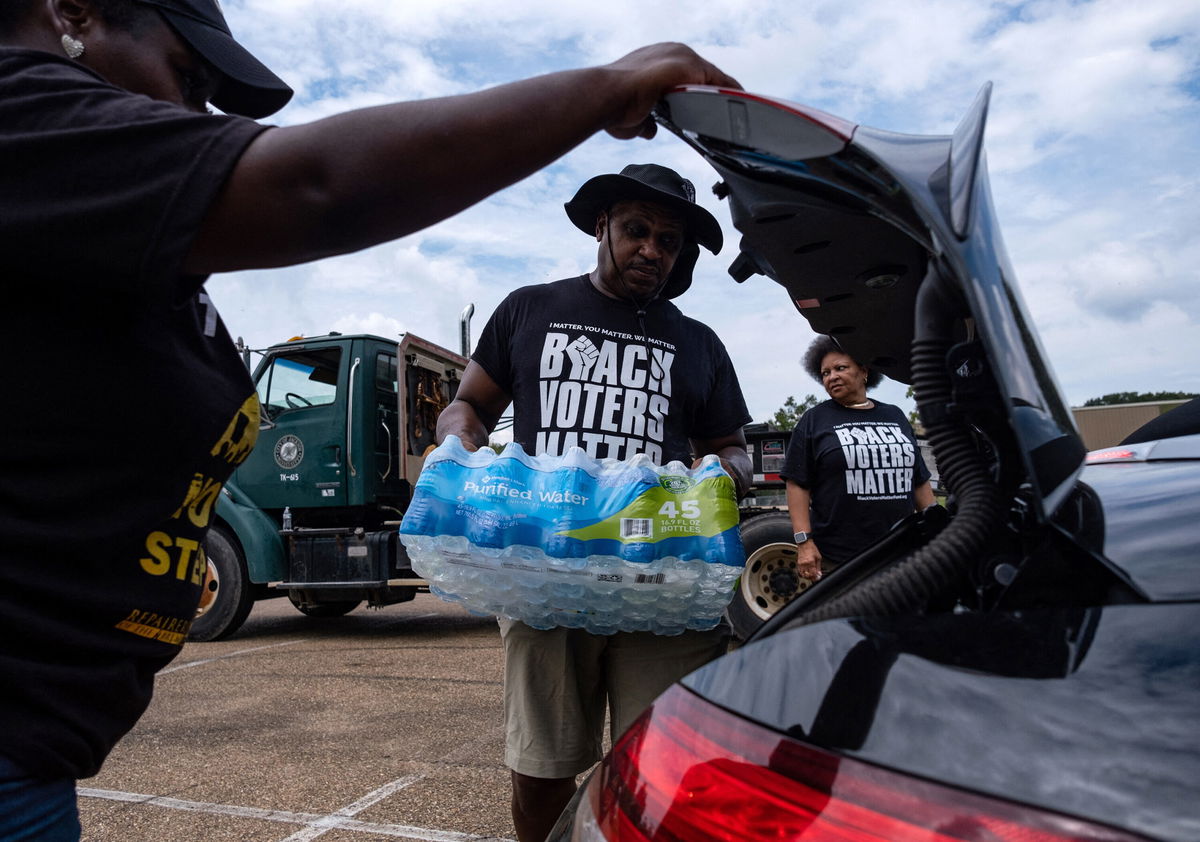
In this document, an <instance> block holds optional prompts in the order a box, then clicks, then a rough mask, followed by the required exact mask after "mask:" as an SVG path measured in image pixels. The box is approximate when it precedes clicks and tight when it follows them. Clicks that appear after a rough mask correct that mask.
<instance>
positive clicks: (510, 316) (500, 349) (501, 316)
mask: <svg viewBox="0 0 1200 842" xmlns="http://www.w3.org/2000/svg"><path fill="white" fill-rule="evenodd" d="M515 295H516V293H510V294H509V296H508V297H507V298H505V299H504V300H503V301H501V302H500V306H499V307H497V308H496V311H495V312H494V313H492V317H491V318H490V319H488V320H487V323H486V324H485V325H484V326H483V332H482V333H480V334H479V341H478V342H477V343H476V344H475V350H474V352H473V353H472V354H471V360H472V361H474V362H475V363H476V364H478V365H479V366H480V367H481V368H482V369H483V370H484V371H486V372H487V373H488V376H489V377H491V378H492V380H493V381H495V383H496V385H497V386H499V387H500V388H501V389H503V390H504V391H505V392H506V393H507V394H509V395H511V394H513V392H514V386H513V368H512V359H513V348H512V341H511V340H512V338H513V331H514V330H515V323H514V311H515V309H516V304H515V300H514V296H515Z"/></svg>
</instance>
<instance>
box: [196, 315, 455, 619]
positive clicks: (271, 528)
mask: <svg viewBox="0 0 1200 842" xmlns="http://www.w3.org/2000/svg"><path fill="white" fill-rule="evenodd" d="M465 325H466V321H465V318H464V338H465V330H466V326H465ZM246 354H247V361H249V352H248V351H247V352H246ZM466 364H467V359H466V357H464V356H462V355H461V354H458V353H455V352H453V351H450V350H447V349H446V348H443V347H440V346H438V345H435V344H434V343H432V342H428V341H426V340H424V339H421V338H419V337H417V336H414V335H412V334H411V333H409V334H405V335H404V336H403V337H402V338H401V339H400V340H399V342H397V341H395V340H389V339H384V338H382V337H379V336H368V335H355V336H350V335H339V334H330V335H328V336H319V337H312V338H301V339H296V340H292V341H289V342H284V343H281V344H278V345H274V346H272V347H270V348H268V349H266V350H265V351H264V352H263V358H262V360H261V361H260V362H259V363H258V365H257V366H256V367H255V370H254V380H255V383H256V384H257V390H258V399H259V402H260V404H261V406H262V416H261V428H260V431H259V436H258V444H257V446H256V447H255V448H254V450H253V452H252V453H251V454H250V456H249V457H248V458H247V459H246V461H245V462H244V463H243V464H242V465H241V466H240V467H239V468H238V469H237V471H236V472H235V473H234V475H233V476H232V477H231V478H230V480H229V482H228V483H226V485H225V488H224V489H223V491H222V493H221V497H220V500H219V502H218V503H217V507H216V512H215V515H214V520H213V525H212V528H211V530H210V532H209V537H208V539H207V542H206V547H205V549H206V555H207V557H208V575H207V578H206V581H205V589H204V594H203V596H202V598H201V604H200V612H199V614H198V615H197V617H196V620H195V622H194V623H193V625H192V629H191V633H190V639H192V640H218V639H220V638H222V637H225V636H227V635H229V634H232V633H233V632H234V631H236V630H237V629H238V627H239V626H241V624H242V623H243V621H245V619H246V616H247V614H249V613H250V608H251V606H252V605H253V603H254V601H255V600H258V599H265V598H269V597H282V596H286V597H288V599H290V600H291V601H292V604H294V605H295V606H296V608H298V609H299V610H300V611H301V612H303V613H304V614H307V615H309V616H312V617H333V616H338V615H341V614H345V613H346V612H347V611H350V610H352V609H353V608H355V607H356V606H358V605H359V604H361V603H362V602H363V601H364V600H365V601H366V602H368V603H369V604H370V605H373V606H383V605H391V604H394V603H397V602H404V601H406V600H410V599H412V598H413V596H414V595H415V594H416V592H417V590H418V588H420V587H422V586H424V582H423V581H422V580H421V579H419V578H418V577H416V575H415V574H414V573H413V572H412V567H411V565H410V563H409V560H408V556H407V554H406V553H405V551H404V547H403V545H402V544H401V543H400V541H399V534H398V527H399V525H400V519H401V517H402V515H403V513H404V510H405V508H406V506H407V505H408V502H409V499H410V497H411V494H412V487H413V484H414V483H415V482H416V480H417V477H418V476H419V474H420V471H421V464H422V461H423V456H424V454H425V452H426V451H427V450H428V449H429V447H430V446H431V445H432V444H433V443H434V430H435V427H436V424H437V418H438V414H439V413H440V412H441V411H442V409H443V408H445V406H446V405H447V404H448V403H449V402H450V401H451V400H453V399H454V395H455V393H456V391H457V389H458V384H459V381H460V379H461V375H462V371H463V369H464V368H465V367H466Z"/></svg>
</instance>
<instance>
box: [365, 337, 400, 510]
mask: <svg viewBox="0 0 1200 842" xmlns="http://www.w3.org/2000/svg"><path fill="white" fill-rule="evenodd" d="M374 358H375V386H374V395H373V397H374V401H373V408H374V412H375V418H374V429H375V452H374V460H375V465H374V468H375V474H374V480H375V483H376V489H377V492H376V495H375V497H376V501H377V502H378V503H380V504H381V505H386V506H391V507H393V508H396V509H398V510H399V511H403V508H404V505H405V503H406V499H405V483H404V460H403V458H402V454H401V453H400V413H399V408H400V407H399V399H398V397H397V396H398V394H399V388H400V384H399V380H398V371H397V364H396V351H395V347H394V346H392V347H391V348H388V349H386V350H379V349H376V350H375V352H374Z"/></svg>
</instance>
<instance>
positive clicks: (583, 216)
mask: <svg viewBox="0 0 1200 842" xmlns="http://www.w3.org/2000/svg"><path fill="white" fill-rule="evenodd" d="M631 199H641V200H644V201H647V202H654V203H655V204H659V205H663V206H665V207H668V208H670V209H671V210H672V211H675V212H677V213H678V214H679V215H680V216H682V217H683V220H684V224H685V225H687V233H688V237H689V238H690V239H693V240H695V241H696V242H697V243H699V244H700V245H702V246H704V247H705V248H706V249H708V250H709V251H711V252H712V253H713V254H717V253H718V252H720V251H721V245H722V244H723V243H724V240H725V237H724V234H722V233H721V226H720V224H718V223H717V219H716V217H714V216H713V215H712V214H711V213H709V212H708V211H706V210H705V209H704V208H702V207H700V206H699V205H697V204H696V203H695V202H689V201H687V200H686V199H683V198H680V197H679V196H674V195H672V194H670V193H666V192H664V191H662V190H658V189H656V188H654V187H651V186H649V185H648V184H644V183H643V182H641V181H638V180H637V179H634V178H629V177H628V176H624V175H618V174H616V173H608V174H605V175H598V176H596V177H594V178H590V179H588V180H587V181H586V182H584V184H583V186H582V187H580V188H579V190H578V191H576V193H575V197H574V198H573V199H571V201H569V202H567V203H566V205H564V207H565V208H566V211H567V217H568V218H569V219H570V220H571V222H573V223H575V227H576V228H578V229H579V230H580V231H583V232H584V233H585V234H594V233H595V232H596V217H597V216H598V215H599V214H600V211H602V210H604V209H606V208H608V207H611V206H612V204H613V203H614V202H621V201H628V200H631Z"/></svg>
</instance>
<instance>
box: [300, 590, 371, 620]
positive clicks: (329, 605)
mask: <svg viewBox="0 0 1200 842" xmlns="http://www.w3.org/2000/svg"><path fill="white" fill-rule="evenodd" d="M288 599H289V600H290V601H291V603H292V605H294V606H296V610H297V611H299V612H300V613H301V614H303V615H304V616H305V617H341V616H343V615H345V614H349V613H350V612H351V611H353V610H354V609H355V608H357V607H358V606H359V605H361V604H362V600H361V599H346V600H341V601H338V602H318V603H316V604H315V605H314V604H307V605H306V604H305V603H303V602H301V601H300V600H299V598H297V597H295V596H293V595H292V594H291V592H289V593H288Z"/></svg>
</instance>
